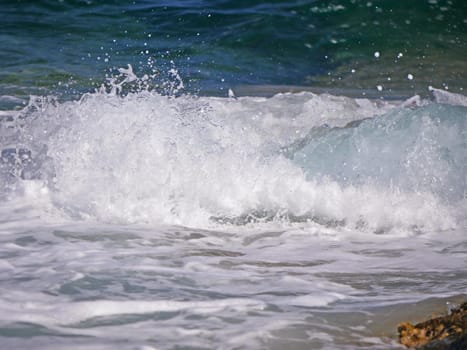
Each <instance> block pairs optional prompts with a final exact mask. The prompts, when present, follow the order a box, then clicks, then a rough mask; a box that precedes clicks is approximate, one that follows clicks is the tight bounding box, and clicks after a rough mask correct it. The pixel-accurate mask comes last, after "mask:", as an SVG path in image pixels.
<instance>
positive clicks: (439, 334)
mask: <svg viewBox="0 0 467 350" xmlns="http://www.w3.org/2000/svg"><path fill="white" fill-rule="evenodd" d="M397 330H398V332H399V341H400V343H401V344H403V345H405V346H407V347H410V348H416V349H423V350H429V349H439V350H466V349H467V303H463V304H462V305H461V306H460V307H459V308H457V309H454V310H452V311H451V312H450V313H449V315H446V316H441V317H436V318H432V319H430V320H428V321H425V322H421V323H417V324H416V325H413V324H412V323H410V322H405V323H402V324H400V325H399V327H398V329H397Z"/></svg>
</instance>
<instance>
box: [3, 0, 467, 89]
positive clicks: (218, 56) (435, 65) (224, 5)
mask: <svg viewBox="0 0 467 350" xmlns="http://www.w3.org/2000/svg"><path fill="white" fill-rule="evenodd" d="M0 18H2V20H1V23H0V43H1V49H0V62H1V70H0V95H10V96H11V95H13V96H27V95H29V94H30V93H36V94H50V93H54V94H57V93H64V94H65V95H72V94H73V93H75V92H76V91H78V92H82V91H89V90H90V89H93V88H95V87H98V86H99V85H100V84H102V83H103V82H104V80H105V75H106V74H110V75H112V74H115V73H114V72H115V68H116V67H123V66H126V65H127V64H132V65H133V67H134V68H135V70H136V71H137V72H140V73H143V72H151V71H152V70H157V72H158V73H159V75H160V79H159V82H160V81H164V80H166V79H167V74H166V73H167V71H168V70H169V69H171V68H174V67H175V68H176V69H177V70H178V71H179V72H180V73H181V76H182V78H183V80H184V83H185V86H186V88H187V90H188V91H189V92H194V93H201V94H209V95H211V94H214V95H225V94H226V89H228V88H232V87H236V86H239V85H249V86H251V85H255V86H257V85H270V84H273V85H299V86H315V87H327V88H342V89H370V90H374V91H378V92H379V90H381V89H382V91H381V94H384V92H389V91H392V90H398V91H406V94H411V93H413V92H425V91H426V88H427V86H429V85H432V86H434V87H438V88H443V87H444V88H449V89H450V90H451V91H462V90H463V88H464V86H465V82H466V76H467V75H466V72H467V64H466V60H465V57H466V54H467V35H466V34H467V3H466V2H465V1H463V0H449V1H448V0H439V1H438V0H414V1H410V2H402V1H397V0H386V1H378V0H376V1H356V0H339V1H336V0H335V1H317V0H295V1H270V2H260V1H232V0H225V1H201V0H199V1H149V0H147V1H143V0H139V1H132V2H121V1H109V0H105V1H91V0H89V1H77V0H75V1H52V0H41V1H21V0H18V1H2V2H1V6H0ZM375 53H376V56H378V57H375ZM148 60H149V62H148ZM409 74H411V77H413V79H408V76H409ZM155 84H156V83H155ZM378 86H379V90H378Z"/></svg>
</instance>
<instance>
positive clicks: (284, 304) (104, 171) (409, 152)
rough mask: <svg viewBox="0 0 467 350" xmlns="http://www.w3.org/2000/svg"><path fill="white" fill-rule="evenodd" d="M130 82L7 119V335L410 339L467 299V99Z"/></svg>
mask: <svg viewBox="0 0 467 350" xmlns="http://www.w3.org/2000/svg"><path fill="white" fill-rule="evenodd" d="M117 91H118V89H114V90H113V92H112V93H109V92H105V91H101V92H96V93H93V94H87V95H84V96H83V97H82V98H81V99H80V100H79V101H68V102H57V101H55V100H53V99H51V98H32V99H31V101H30V103H29V105H28V106H27V107H26V108H25V109H23V110H21V111H8V112H4V113H3V117H4V119H3V120H2V128H1V139H0V140H1V142H2V147H1V148H2V164H1V167H0V172H1V181H2V182H1V183H2V186H3V191H2V195H1V196H2V198H3V202H2V204H1V207H0V216H1V218H2V219H1V223H0V240H1V245H0V246H1V248H0V257H1V259H0V280H1V283H0V289H1V293H0V295H1V297H0V315H1V316H0V337H2V339H1V340H2V343H3V344H6V346H7V347H12V348H30V347H31V346H34V347H35V348H44V349H47V348H50V346H51V344H54V347H55V348H60V347H61V348H64V349H65V348H70V347H73V348H81V347H82V348H86V349H90V348H92V349H95V348H99V349H101V348H102V349H106V348H115V347H118V348H125V349H126V348H128V349H135V348H141V349H142V348H145V349H146V348H147V349H153V348H160V349H170V348H176V346H180V347H181V348H184V347H185V348H225V349H235V348H252V349H256V348H261V347H263V348H271V349H282V348H303V349H309V348H329V349H334V348H349V349H354V348H357V347H359V348H368V349H370V348H371V349H374V348H384V349H387V348H397V345H396V344H395V337H394V332H395V327H396V325H397V323H398V322H401V321H403V320H405V319H407V318H416V317H423V316H424V314H423V312H421V311H418V312H417V313H408V311H406V310H412V312H414V310H413V309H410V307H408V305H409V304H412V303H415V302H421V304H420V305H421V306H422V310H423V307H424V306H425V305H431V306H435V309H436V310H438V311H442V310H443V309H444V305H443V304H444V303H445V302H446V301H452V302H459V301H461V300H462V299H463V298H465V295H466V294H467V293H466V292H467V291H466V288H465V285H466V283H465V282H466V277H467V276H466V273H465V271H466V269H465V259H466V256H467V252H466V244H467V243H466V240H465V232H466V228H467V221H466V219H467V216H466V213H467V210H466V208H467V206H466V198H465V182H466V175H465V164H466V162H465V154H466V152H465V149H466V124H465V122H466V118H467V112H466V108H465V107H462V105H463V103H464V102H465V97H463V96H457V95H452V94H448V93H446V92H442V91H438V90H436V91H435V92H434V93H435V101H434V102H430V101H424V100H421V99H419V98H413V99H411V100H410V101H408V102H405V103H404V102H400V103H396V102H393V103H387V102H382V101H370V100H365V99H361V100H355V99H350V98H345V97H335V96H329V95H314V94H311V93H300V94H283V95H276V96H274V97H272V98H254V97H244V98H239V99H235V98H213V97H192V96H180V97H176V98H174V97H167V96H162V95H159V94H157V93H154V92H149V91H142V92H138V93H129V94H127V95H124V96H122V95H118V94H116V93H115V92H117ZM440 103H443V104H442V105H441V104H440ZM8 116H10V117H11V118H10V119H8V118H7V117H8ZM364 118H370V119H368V120H366V121H363V122H360V120H362V119H364ZM353 121H359V122H356V123H354V124H349V122H353ZM363 146H365V147H363ZM318 162H319V164H318ZM414 162H415V164H414ZM348 169H353V170H348ZM355 169H357V170H355ZM388 312H389V314H390V316H387V313H388ZM427 312H428V315H430V314H431V312H432V311H427ZM71 336H73V337H71Z"/></svg>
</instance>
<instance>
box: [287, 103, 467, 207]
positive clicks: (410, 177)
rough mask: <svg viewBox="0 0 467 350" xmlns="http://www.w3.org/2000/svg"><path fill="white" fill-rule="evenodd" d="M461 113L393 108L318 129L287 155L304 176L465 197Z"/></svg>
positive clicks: (449, 109)
mask: <svg viewBox="0 0 467 350" xmlns="http://www.w3.org/2000/svg"><path fill="white" fill-rule="evenodd" d="M466 115H467V109H466V108H465V107H460V106H449V105H441V104H430V105H427V106H424V107H421V108H417V109H415V110H410V109H397V110H395V111H391V112H390V113H388V114H386V115H384V116H382V117H380V118H373V119H368V120H363V121H361V122H358V123H354V125H348V126H346V127H344V128H332V129H330V128H322V127H321V128H317V129H312V130H311V131H310V133H309V134H308V135H307V136H306V137H305V138H304V139H302V140H300V141H299V142H297V147H298V148H299V149H297V150H295V152H294V153H293V154H292V158H293V159H294V162H295V163H296V164H298V165H299V166H300V167H302V168H303V169H304V170H305V172H306V174H307V177H308V178H310V179H311V178H315V177H317V176H328V177H330V178H332V179H333V180H335V181H338V182H339V183H343V184H346V185H350V184H351V185H357V186H361V185H364V184H367V183H372V184H375V185H377V186H379V187H387V186H393V187H397V188H399V189H401V190H404V191H414V192H428V193H433V194H436V195H437V196H438V197H440V198H442V199H443V200H446V201H451V200H459V199H462V198H463V197H464V195H465V194H464V191H465V181H466V178H465V166H466V164H467V162H466V139H467V134H466Z"/></svg>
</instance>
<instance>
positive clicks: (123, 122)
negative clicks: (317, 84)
mask: <svg viewBox="0 0 467 350" xmlns="http://www.w3.org/2000/svg"><path fill="white" fill-rule="evenodd" d="M130 78H131V79H130V80H131V81H134V80H135V79H136V77H135V76H134V74H133V75H131V76H130ZM119 84H120V85H119V86H118V87H119V89H117V90H118V91H117V90H116V89H112V90H111V92H110V93H108V92H106V91H105V90H102V91H100V92H96V93H92V94H86V95H84V96H83V97H82V98H81V99H80V100H79V101H69V102H63V103H58V102H56V101H54V100H53V99H49V98H46V99H44V98H32V99H31V101H30V103H29V105H28V106H27V107H26V108H25V109H24V110H23V111H21V112H16V115H15V116H14V119H13V122H10V123H12V125H15V127H14V128H13V129H11V128H10V129H7V128H5V129H4V131H3V135H4V139H5V140H10V143H11V140H12V139H15V140H16V145H14V148H13V151H14V152H13V153H12V156H10V155H9V154H10V153H11V152H10V153H8V152H9V151H8V150H11V149H12V148H11V147H12V146H10V148H9V149H8V147H6V148H4V150H3V151H2V152H3V153H2V155H3V156H4V157H3V158H4V164H3V169H6V170H4V173H3V176H2V178H3V180H4V181H6V180H5V179H6V178H8V177H10V180H9V181H10V182H11V176H10V175H8V174H11V173H12V172H16V173H17V174H19V173H20V174H21V176H22V178H23V179H29V180H27V181H25V180H23V181H22V182H23V184H21V183H16V184H15V185H14V188H16V192H18V191H19V189H21V188H23V189H24V190H23V193H24V194H25V197H26V198H29V201H30V202H32V201H34V202H35V201H36V199H34V200H33V199H31V198H32V197H37V196H38V194H40V195H42V197H43V198H45V197H47V198H48V199H44V200H49V199H50V200H51V201H52V203H54V205H55V207H56V208H59V209H61V210H64V212H65V213H67V215H69V216H70V217H72V218H81V219H97V220H100V221H103V222H119V223H167V224H182V225H188V226H197V227H208V226H212V225H213V221H212V220H213V219H214V222H215V223H219V222H249V221H251V220H257V219H260V220H264V219H267V220H270V219H272V218H275V219H284V218H289V219H290V218H295V219H292V221H293V220H296V219H297V218H298V219H299V220H312V221H318V222H320V223H325V224H331V225H335V224H338V225H350V226H352V227H359V228H360V229H365V230H366V229H368V230H370V231H372V232H373V231H378V232H384V231H390V230H393V229H397V230H402V231H404V230H409V231H410V230H412V229H413V228H414V227H415V228H417V230H436V229H447V228H452V227H455V226H456V219H455V216H456V213H454V212H453V211H452V210H451V209H450V204H449V203H446V202H442V201H441V202H440V201H439V199H438V197H437V196H436V195H435V194H433V193H431V192H430V191H418V190H417V191H410V190H408V189H407V188H402V189H401V188H399V187H398V186H397V181H395V182H394V183H395V186H392V187H389V188H387V187H386V188H384V186H383V187H381V186H378V181H372V180H371V179H370V180H368V181H366V182H364V183H357V184H356V185H353V184H349V183H345V181H344V182H342V181H339V180H337V181H336V180H335V179H333V178H334V176H335V175H336V171H337V172H340V170H335V169H331V171H330V173H328V174H321V175H326V176H327V177H328V178H326V176H325V177H316V178H314V177H313V176H311V177H310V173H309V172H308V170H307V167H306V166H305V167H303V165H302V164H301V163H300V162H299V164H298V165H300V166H297V164H296V163H295V162H294V161H291V160H290V159H288V158H287V157H284V154H283V152H282V150H283V149H284V147H286V148H287V147H289V146H288V145H294V144H295V143H297V142H298V143H300V142H304V141H301V140H306V139H307V138H309V137H310V132H311V135H312V136H313V137H314V135H315V134H314V132H315V131H314V130H315V129H316V128H321V129H319V130H324V131H323V132H324V133H326V132H327V131H326V130H331V131H332V130H339V129H336V128H343V127H345V128H344V129H340V130H345V129H346V128H349V126H348V125H350V124H349V123H350V122H353V121H356V120H361V119H365V118H374V117H376V116H379V115H382V114H384V113H387V112H388V111H390V110H392V109H394V108H398V107H397V106H396V105H395V104H394V103H391V104H389V103H384V102H380V101H376V102H373V101H370V100H365V99H357V100H355V99H350V98H346V97H335V96H330V95H314V94H312V93H300V94H279V95H276V96H274V97H272V98H252V97H243V98H239V99H231V98H213V97H191V96H180V97H177V98H174V97H170V96H163V95H160V94H158V93H155V92H150V91H140V92H138V93H129V94H127V95H124V96H122V95H119V94H117V92H119V91H121V84H122V83H119ZM435 93H436V96H438V95H439V96H447V95H446V93H445V92H442V93H443V94H441V95H440V93H438V92H436V91H435ZM439 96H438V97H437V99H439V98H441V97H439ZM449 96H451V95H449ZM444 98H445V99H446V98H447V97H444ZM453 98H454V99H455V100H456V101H457V100H458V98H457V97H456V96H454V97H452V98H451V100H452V99H453ZM418 104H421V102H419V103H418ZM410 106H412V105H410ZM402 108H404V107H402ZM401 113H406V114H407V115H411V113H412V112H411V110H410V109H407V110H406V112H401ZM460 113H462V112H460ZM464 117H465V116H464ZM378 119H379V117H378ZM387 119H388V118H386V120H387ZM390 122H391V121H389V123H390ZM15 123H16V124H15ZM356 125H357V126H358V124H356ZM463 125H465V124H463ZM353 127H354V126H353V125H352V126H351V127H350V129H349V130H351V129H352V128H353ZM386 127H389V124H388V125H387V126H386ZM323 128H324V129H323ZM12 130H15V131H14V133H13V134H12ZM376 131H377V130H375V132H376ZM369 132H372V131H371V130H370V131H369ZM410 132H412V131H411V130H407V133H408V134H409V133H410ZM461 132H462V131H461ZM374 135H376V134H374ZM374 135H372V134H369V135H368V136H365V134H362V135H361V136H358V134H355V137H368V140H369V141H371V140H373V139H372V138H373V137H374ZM453 135H454V134H453ZM317 137H318V138H317V139H316V138H314V139H313V142H315V141H316V140H318V141H317V142H320V141H319V140H320V139H319V137H320V134H318V135H317ZM398 137H399V136H398ZM403 137H404V136H403ZM375 140H376V139H375ZM357 141H358V142H361V140H360V141H359V140H357V139H356V138H355V140H353V141H352V142H357ZM363 141H364V142H367V141H365V140H364V139H363ZM376 141H377V142H379V144H380V145H382V146H381V147H383V149H384V147H386V146H384V143H385V142H386V141H385V140H384V139H380V141H378V140H376ZM376 141H371V142H376ZM326 142H327V141H326ZM329 142H331V144H330V145H329V147H335V145H332V142H333V141H332V137H331V141H329ZM403 142H405V141H403ZM421 142H423V140H422V141H421ZM456 142H457V141H456ZM459 142H461V141H459ZM388 145H389V144H388ZM420 146H423V145H422V144H420ZM435 146H436V145H435ZM464 147H465V145H464ZM336 149H337V148H336ZM18 150H24V151H21V152H23V153H22V154H23V155H24V156H23V155H21V154H20V153H18V152H19V151H18ZM414 150H415V149H414ZM428 151H429V150H428ZM346 152H347V151H346V150H341V151H339V153H335V154H333V155H332V157H333V158H335V159H337V162H342V167H343V168H345V164H346V158H345V157H346V156H345V154H346ZM394 152H399V151H394ZM401 152H404V150H401ZM449 152H451V151H449ZM456 152H459V151H458V150H457V151H456ZM460 152H462V151H460ZM304 156H305V157H306V158H309V157H311V158H309V159H314V158H313V157H315V155H313V154H305V155H304ZM8 157H10V158H8ZM366 157H367V158H368V157H370V158H371V157H378V154H374V153H372V154H370V156H366ZM341 158H342V159H341ZM419 158H420V157H419ZM339 159H341V160H339ZM362 159H364V158H362ZM381 159H382V160H381V161H383V162H384V160H383V159H384V158H381ZM419 161H422V162H423V161H424V159H419ZM369 162H370V163H371V161H370V160H369ZM370 163H367V165H368V166H369V165H370ZM11 164H14V166H11ZM316 164H317V163H316ZM420 166H421V167H422V168H423V169H427V167H428V166H430V165H429V164H428V163H427V164H424V163H423V164H421V165H420ZM12 168H13V170H12ZM438 168H439V167H438ZM369 169H370V168H369ZM435 170H436V171H438V170H441V169H435ZM363 172H365V170H363ZM428 174H429V173H428ZM440 174H441V173H440ZM384 176H392V177H393V176H397V175H390V173H387V172H386V173H381V176H380V177H381V178H383V177H384ZM414 176H418V175H417V174H414ZM426 176H430V175H426ZM440 176H442V175H440ZM456 176H457V175H456ZM414 179H416V178H415V177H412V180H414ZM412 180H411V181H412ZM391 181H392V180H391ZM414 181H415V180H414ZM391 183H392V182H391ZM41 184H42V185H41ZM31 191H32V192H31Z"/></svg>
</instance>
